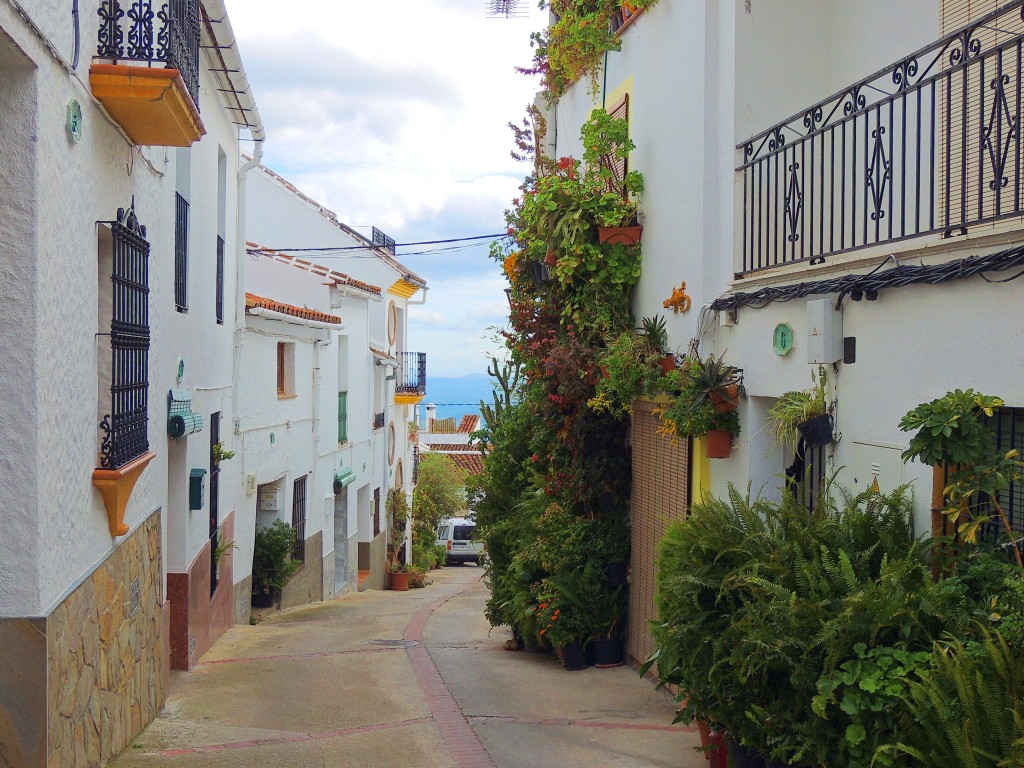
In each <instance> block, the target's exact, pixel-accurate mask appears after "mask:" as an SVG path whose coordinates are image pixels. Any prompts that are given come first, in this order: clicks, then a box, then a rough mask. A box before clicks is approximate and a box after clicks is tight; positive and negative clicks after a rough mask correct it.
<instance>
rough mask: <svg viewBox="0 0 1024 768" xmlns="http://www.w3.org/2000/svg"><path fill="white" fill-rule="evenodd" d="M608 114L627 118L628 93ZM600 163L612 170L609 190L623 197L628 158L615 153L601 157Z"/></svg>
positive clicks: (617, 117)
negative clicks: (617, 155)
mask: <svg viewBox="0 0 1024 768" xmlns="http://www.w3.org/2000/svg"><path fill="white" fill-rule="evenodd" d="M608 114H609V115H610V116H611V117H613V118H616V119H621V120H627V121H628V120H629V95H628V94H627V95H625V96H623V97H622V101H620V102H619V103H618V104H616V105H615V107H614V108H613V109H610V110H608ZM601 165H602V166H603V167H607V168H608V169H609V170H611V172H612V181H611V182H610V184H609V187H610V190H609V191H611V192H618V193H619V194H621V195H622V196H623V197H625V196H626V173H627V172H628V171H629V164H628V160H627V158H626V157H625V156H623V157H616V156H615V155H610V156H607V155H606V156H605V157H602V158H601Z"/></svg>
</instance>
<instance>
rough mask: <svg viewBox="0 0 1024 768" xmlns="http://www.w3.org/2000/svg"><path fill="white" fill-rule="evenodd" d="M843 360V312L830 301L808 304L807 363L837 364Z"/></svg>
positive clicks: (816, 301) (821, 300)
mask: <svg viewBox="0 0 1024 768" xmlns="http://www.w3.org/2000/svg"><path fill="white" fill-rule="evenodd" d="M842 359H843V312H842V310H837V309H836V308H835V307H833V306H832V302H831V301H830V300H829V299H817V300H815V301H808V302H807V362H808V363H811V364H817V363H824V364H828V363H835V362H838V361H840V360H842Z"/></svg>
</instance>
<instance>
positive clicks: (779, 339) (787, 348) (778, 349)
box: [772, 323, 793, 356]
mask: <svg viewBox="0 0 1024 768" xmlns="http://www.w3.org/2000/svg"><path fill="white" fill-rule="evenodd" d="M772 344H773V346H774V347H775V354H776V355H779V356H785V355H788V354H789V353H790V352H792V351H793V328H792V327H791V326H790V324H789V323H779V324H778V325H776V326H775V333H774V334H773V335H772Z"/></svg>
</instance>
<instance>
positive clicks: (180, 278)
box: [174, 193, 189, 312]
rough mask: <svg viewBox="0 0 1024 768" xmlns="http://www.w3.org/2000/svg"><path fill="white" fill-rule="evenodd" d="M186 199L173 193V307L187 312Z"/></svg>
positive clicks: (187, 208) (187, 214) (187, 211)
mask: <svg viewBox="0 0 1024 768" xmlns="http://www.w3.org/2000/svg"><path fill="white" fill-rule="evenodd" d="M188 216H189V205H188V200H186V199H185V198H184V197H182V196H181V195H180V194H178V193H175V195H174V308H175V309H177V310H178V311H179V312H188Z"/></svg>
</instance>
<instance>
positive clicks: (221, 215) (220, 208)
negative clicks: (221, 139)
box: [215, 147, 228, 325]
mask: <svg viewBox="0 0 1024 768" xmlns="http://www.w3.org/2000/svg"><path fill="white" fill-rule="evenodd" d="M227 208H228V156H227V154H225V152H224V150H223V149H221V148H220V147H218V148H217V278H216V284H217V296H216V298H215V303H216V310H217V325H224V234H225V232H227Z"/></svg>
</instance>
